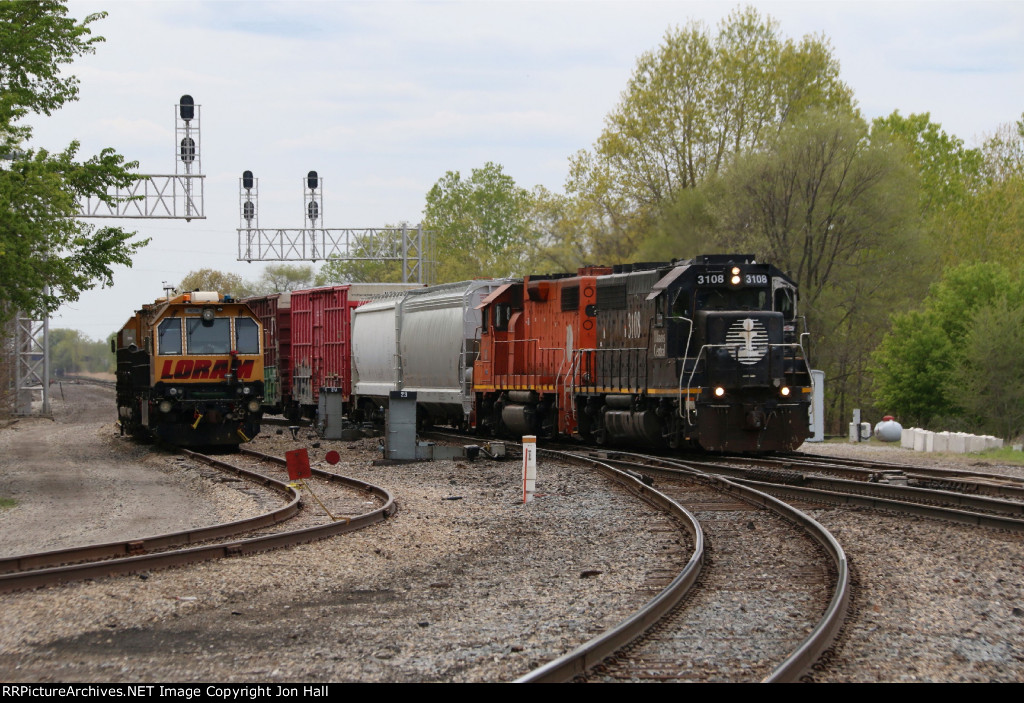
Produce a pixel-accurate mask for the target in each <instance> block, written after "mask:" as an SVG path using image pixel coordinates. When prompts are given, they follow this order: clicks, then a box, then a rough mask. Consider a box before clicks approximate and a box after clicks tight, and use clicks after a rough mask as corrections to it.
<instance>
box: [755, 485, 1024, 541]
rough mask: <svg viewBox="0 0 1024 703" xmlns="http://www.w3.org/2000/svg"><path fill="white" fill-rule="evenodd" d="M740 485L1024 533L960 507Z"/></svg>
mask: <svg viewBox="0 0 1024 703" xmlns="http://www.w3.org/2000/svg"><path fill="white" fill-rule="evenodd" d="M736 481H737V483H742V484H744V485H748V486H760V487H762V490H766V491H771V492H773V493H777V494H782V495H785V496H787V497H789V498H796V499H800V500H806V501H809V502H814V503H826V504H827V503H833V504H836V503H838V504H840V505H850V506H859V507H864V508H873V509H876V510H895V511H898V512H901V513H905V514H908V515H916V516H918V517H929V518H939V519H943V520H949V521H951V522H958V523H963V524H967V525H977V526H979V527H990V528H994V529H1000V530H1009V531H1011V532H1024V520H1021V519H1016V518H1012V517H1005V516H1002V515H991V514H989V513H975V512H970V511H968V510H957V509H956V508H944V507H942V506H938V505H924V504H922V503H911V502H908V501H903V500H894V499H891V498H879V497H873V496H866V495H857V494H851V493H836V492H833V491H826V490H822V489H820V488H810V487H801V486H792V485H789V484H782V483H765V482H763V481H753V480H750V479H736Z"/></svg>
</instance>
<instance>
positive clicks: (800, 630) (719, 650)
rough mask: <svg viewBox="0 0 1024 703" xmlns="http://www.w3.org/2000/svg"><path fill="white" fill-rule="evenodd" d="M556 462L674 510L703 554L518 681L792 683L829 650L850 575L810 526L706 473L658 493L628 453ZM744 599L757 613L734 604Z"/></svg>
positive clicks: (836, 549)
mask: <svg viewBox="0 0 1024 703" xmlns="http://www.w3.org/2000/svg"><path fill="white" fill-rule="evenodd" d="M556 454H559V455H562V456H571V457H574V458H577V459H579V460H583V461H588V462H591V463H592V464H594V465H595V466H597V467H598V468H599V469H601V470H602V471H604V472H605V473H608V474H609V475H611V476H613V477H616V480H618V481H619V482H620V483H621V484H623V485H625V486H626V487H627V488H628V489H630V490H632V491H633V492H634V493H636V494H637V495H639V496H640V497H642V498H644V499H645V500H648V501H649V502H652V503H654V504H655V505H658V506H659V507H661V508H662V509H664V510H666V511H668V512H670V514H672V515H673V517H674V518H675V519H677V520H679V521H680V522H682V523H683V524H685V525H687V530H688V531H689V532H690V533H691V536H692V538H693V541H694V545H695V546H694V551H693V554H692V556H691V558H690V560H689V562H688V563H687V565H686V567H685V568H684V569H683V570H682V571H681V572H680V573H679V574H678V575H677V576H676V578H675V579H673V581H672V582H671V583H670V584H669V586H668V587H666V588H665V589H664V590H663V591H662V593H660V594H659V595H658V596H657V597H656V598H654V599H653V600H652V601H651V602H649V603H648V604H647V606H645V607H644V608H643V609H641V610H640V611H638V612H637V613H636V614H634V615H633V616H632V617H630V618H628V619H627V620H625V621H624V622H622V623H621V624H620V625H618V626H617V627H616V628H613V629H612V630H610V631H608V632H606V633H603V634H601V635H599V636H597V637H595V638H594V639H592V640H591V641H589V642H587V643H585V644H584V645H582V646H581V647H579V648H577V649H576V650H574V651H573V652H570V653H569V654H567V655H565V656H563V657H560V658H559V659H557V660H555V661H553V662H550V663H549V664H547V665H545V666H543V667H540V668H539V669H537V670H535V671H533V672H530V673H529V674H527V675H526V676H524V677H522V678H521V679H519V681H521V682H538V681H543V682H550V681H565V680H569V679H572V678H574V677H575V678H579V679H586V680H596V681H637V680H648V681H714V680H729V681H744V680H746V681H758V680H763V681H794V680H798V679H799V677H800V676H801V675H802V674H803V673H804V672H805V671H807V670H808V669H809V668H810V667H811V666H812V665H813V663H814V662H815V661H816V660H817V659H818V658H819V657H820V656H821V655H822V654H823V653H824V652H825V651H826V649H827V648H828V646H829V645H830V643H831V642H832V640H833V638H834V637H835V635H836V633H837V632H838V630H839V628H840V627H841V625H842V622H843V617H844V614H845V610H846V604H847V602H848V600H849V590H848V579H849V575H848V570H847V564H846V557H845V554H844V553H843V550H842V548H841V547H840V546H839V544H838V543H837V542H836V541H835V539H834V538H832V536H831V535H830V534H828V532H827V531H826V530H825V529H824V528H822V527H821V526H820V525H818V524H817V523H816V522H815V521H814V520H813V519H811V518H810V517H809V516H807V515H805V514H803V513H801V512H800V511H798V510H796V509H794V508H792V507H790V506H788V505H786V504H784V503H782V502H781V501H778V500H776V499H774V498H772V497H770V496H768V495H765V494H763V493H761V492H759V491H755V490H752V489H750V488H747V487H745V486H742V485H739V484H736V483H734V482H731V481H729V480H727V479H724V478H720V477H716V476H709V475H705V474H702V473H701V472H699V471H694V470H689V471H688V475H687V476H686V477H685V478H683V477H682V476H679V477H676V478H674V479H672V480H671V481H660V482H659V484H658V489H655V488H653V487H651V486H648V485H646V483H645V481H644V478H645V477H643V476H642V475H640V474H638V473H637V468H638V467H641V466H642V465H640V464H638V463H637V462H635V461H629V460H627V459H626V456H628V455H622V458H610V459H608V458H606V459H600V460H598V459H595V458H594V457H592V456H583V455H579V454H563V453H560V452H556ZM679 468H680V469H681V470H683V471H685V469H684V468H683V467H679ZM682 503H686V504H687V505H689V506H691V510H687V508H685V507H683V505H682ZM772 533H775V537H776V539H775V540H774V541H773V544H774V545H775V546H774V553H769V551H767V548H766V540H768V539H770V538H769V537H768V535H770V534H772ZM709 542H710V544H709ZM712 545H713V546H712ZM780 554H784V556H783V557H782V558H781V561H780V558H779V556H778V555H780ZM752 565H754V566H753V567H752ZM780 574H783V576H782V577H781V578H780V577H779V575H780ZM695 584H696V588H694V586H695ZM737 600H743V601H745V602H746V603H747V604H749V605H750V608H746V607H745V606H744V607H731V606H730V605H729V604H730V603H731V604H735V603H736V601H737ZM797 611H799V612H797ZM755 643H756V644H755ZM754 650H756V651H754ZM752 657H753V658H755V659H756V664H754V665H751V663H750V662H751V660H752Z"/></svg>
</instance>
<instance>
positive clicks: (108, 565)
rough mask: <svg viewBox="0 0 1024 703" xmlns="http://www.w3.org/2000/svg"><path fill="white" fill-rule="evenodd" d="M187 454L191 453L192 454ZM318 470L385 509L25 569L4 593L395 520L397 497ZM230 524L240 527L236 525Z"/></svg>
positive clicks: (7, 582)
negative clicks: (294, 527) (193, 544)
mask: <svg viewBox="0 0 1024 703" xmlns="http://www.w3.org/2000/svg"><path fill="white" fill-rule="evenodd" d="M185 451H186V452H187V451H188V450H185ZM189 453H190V454H192V455H193V456H195V457H196V458H199V459H201V460H202V461H205V462H207V463H211V464H213V465H226V466H231V465H230V464H227V463H226V462H222V461H221V460H219V459H213V458H212V457H206V456H205V455H196V454H195V453H193V452H189ZM247 453H250V454H252V455H255V456H257V457H260V458H266V459H267V460H269V461H273V462H275V463H279V464H285V463H286V462H285V460H284V459H283V458H279V457H271V456H269V455H263V454H260V453H259V452H253V451H249V452H247ZM231 470H236V471H238V472H244V473H252V474H253V475H254V476H257V477H259V478H258V481H260V482H266V484H267V485H273V484H278V485H279V486H283V487H284V488H285V489H286V490H287V492H288V494H289V495H293V496H294V498H293V500H292V502H291V503H289V506H291V505H293V504H294V505H295V510H296V511H297V510H298V504H299V496H298V493H297V492H296V491H295V490H294V489H292V488H290V487H289V486H287V484H284V483H283V482H280V481H276V480H275V479H270V478H267V477H266V476H263V475H262V474H258V473H256V472H249V471H247V470H246V469H240V468H238V467H232V469H231ZM316 472H317V473H318V474H322V475H324V477H325V478H326V477H331V478H330V480H336V481H339V482H341V483H343V484H346V485H348V486H349V487H352V488H355V489H358V490H363V491H366V492H367V493H369V494H372V495H374V496H376V497H377V498H379V499H380V500H381V501H383V505H382V506H381V507H379V508H376V509H374V510H372V511H369V512H367V513H363V514H362V515H357V516H354V517H351V518H346V519H343V520H338V521H334V522H331V523H327V524H324V525H317V526H314V527H307V528H303V529H300V530H292V531H286V532H280V533H276V534H271V535H262V536H259V537H252V538H249V539H243V540H237V541H233V542H222V543H218V544H210V545H205V546H197V547H191V548H185V549H178V550H172V551H165V552H160V553H156V554H143V555H136V556H125V557H121V558H116V559H107V560H105V561H99V562H95V561H94V562H91V563H84V564H71V565H65V566H57V567H51V568H38V569H34V570H31V571H23V572H20V573H11V574H4V575H0V593H2V592H9V591H14V590H21V589H27V588H36V587H40V586H46V585H51V584H54V583H60V582H64V581H71V580H80V579H87V578H99V577H103V576H111V575H116V574H124V573H133V572H138V571H144V570H152V569H157V568H165V567H168V566H177V565H181V564H190V563H196V562H200V561H208V560H212V559H218V558H224V557H231V556H240V555H245V554H255V553H258V552H262V551H268V550H271V549H278V548H281V547H287V546H293V545H297V544H303V543H306V542H312V541H315V540H319V539H324V538H326V537H331V536H334V535H338V534H344V533H346V532H352V531H354V530H358V529H361V528H363V527H367V526H369V525H372V524H375V523H377V522H381V521H383V520H385V519H387V518H388V517H390V516H391V515H393V514H394V513H395V512H396V510H397V506H396V504H395V502H394V498H393V497H392V496H391V494H390V493H389V492H388V491H387V490H386V489H384V488H381V487H379V486H375V485H373V484H370V483H367V482H365V481H360V480H358V479H354V478H349V477H346V476H341V475H339V474H332V473H330V472H323V471H319V470H316ZM286 507H288V506H286ZM293 514H294V513H293ZM260 517H262V516H260ZM241 522H244V521H241ZM229 524H231V525H234V524H235V523H229ZM270 524H273V522H271V523H270ZM265 526H269V525H262V526H261V527H265ZM224 527H225V526H224V525H217V526H214V527H212V528H209V529H211V530H221V529H223V528H224ZM236 533H237V530H236ZM214 538H216V537H214ZM179 543H180V542H179ZM95 546H96V545H92V546H90V547H85V548H83V549H86V550H88V549H91V548H93V547H95ZM100 546H102V545H100ZM65 551H73V550H65ZM34 556H36V555H26V557H34Z"/></svg>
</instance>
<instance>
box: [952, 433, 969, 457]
mask: <svg viewBox="0 0 1024 703" xmlns="http://www.w3.org/2000/svg"><path fill="white" fill-rule="evenodd" d="M965 437H966V435H964V433H963V432H953V433H952V434H950V435H949V451H951V452H953V453H954V454H963V453H964V452H966V451H967V440H966V438H965Z"/></svg>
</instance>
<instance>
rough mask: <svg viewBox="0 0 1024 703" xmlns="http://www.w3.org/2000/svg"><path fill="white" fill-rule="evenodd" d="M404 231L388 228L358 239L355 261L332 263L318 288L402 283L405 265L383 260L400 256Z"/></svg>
mask: <svg viewBox="0 0 1024 703" xmlns="http://www.w3.org/2000/svg"><path fill="white" fill-rule="evenodd" d="M401 247H402V228H401V227H393V226H387V227H384V228H382V229H380V230H376V231H374V232H372V233H368V234H367V235H365V236H363V237H361V238H357V240H356V241H355V242H354V244H353V245H352V246H351V247H350V255H351V256H353V257H359V258H355V259H336V258H332V259H329V260H328V261H327V262H326V263H324V265H323V266H322V267H320V272H319V273H318V274H317V275H316V285H318V286H326V285H333V284H339V283H402V262H401V261H399V260H397V259H391V258H384V256H388V257H390V256H391V255H392V254H395V253H400V252H401Z"/></svg>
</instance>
